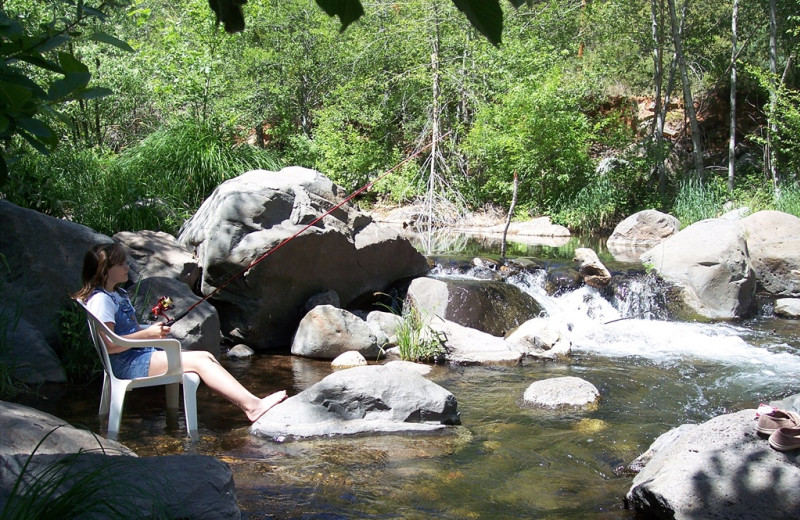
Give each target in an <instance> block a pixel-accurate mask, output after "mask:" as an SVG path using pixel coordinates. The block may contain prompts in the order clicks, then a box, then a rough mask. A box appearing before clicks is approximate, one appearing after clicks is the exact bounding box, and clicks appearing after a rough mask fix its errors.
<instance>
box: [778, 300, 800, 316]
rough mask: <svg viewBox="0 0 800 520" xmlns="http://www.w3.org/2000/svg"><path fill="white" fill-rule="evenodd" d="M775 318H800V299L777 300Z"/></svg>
mask: <svg viewBox="0 0 800 520" xmlns="http://www.w3.org/2000/svg"><path fill="white" fill-rule="evenodd" d="M775 316H781V317H783V318H800V298H778V299H777V300H775Z"/></svg>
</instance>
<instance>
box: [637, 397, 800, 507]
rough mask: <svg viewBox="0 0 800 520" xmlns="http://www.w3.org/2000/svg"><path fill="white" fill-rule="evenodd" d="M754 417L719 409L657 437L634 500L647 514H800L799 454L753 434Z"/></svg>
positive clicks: (743, 412) (642, 472)
mask: <svg viewBox="0 0 800 520" xmlns="http://www.w3.org/2000/svg"><path fill="white" fill-rule="evenodd" d="M754 416H755V410H743V411H741V412H737V413H732V414H727V415H722V416H719V417H715V418H713V419H711V420H709V421H707V422H705V423H703V424H699V425H697V426H695V427H693V428H690V429H686V430H684V431H683V432H682V433H681V434H680V435H671V438H670V439H669V442H661V443H660V444H661V445H660V446H658V447H656V446H655V443H654V446H653V447H651V450H652V451H653V453H652V456H651V458H650V461H649V462H648V463H647V464H646V465H645V466H644V468H643V469H642V470H641V471H640V472H639V474H638V475H636V477H635V478H634V479H633V485H632V486H631V489H630V491H629V492H628V500H629V501H630V503H631V504H632V505H633V506H634V507H635V509H636V510H637V511H639V512H641V513H642V514H644V515H646V517H647V518H670V519H674V520H696V519H698V518H715V519H720V520H764V519H774V520H778V519H786V518H800V494H798V493H797V483H798V482H800V460H799V459H798V458H797V457H796V456H794V455H793V454H792V453H780V452H778V451H775V450H773V449H771V448H770V447H769V444H768V443H767V440H766V439H764V438H761V437H759V436H758V435H757V434H756V430H755V421H753V417H754ZM668 434H669V433H668ZM668 434H665V435H668ZM656 443H659V440H657V441H656Z"/></svg>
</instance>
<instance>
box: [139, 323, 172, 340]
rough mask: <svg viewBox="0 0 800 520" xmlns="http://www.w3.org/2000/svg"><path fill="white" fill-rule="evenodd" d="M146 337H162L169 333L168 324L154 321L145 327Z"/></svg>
mask: <svg viewBox="0 0 800 520" xmlns="http://www.w3.org/2000/svg"><path fill="white" fill-rule="evenodd" d="M145 333H146V334H147V339H162V338H166V337H167V334H169V326H167V325H165V324H164V323H154V324H152V325H150V326H149V327H147V328H146V329H145Z"/></svg>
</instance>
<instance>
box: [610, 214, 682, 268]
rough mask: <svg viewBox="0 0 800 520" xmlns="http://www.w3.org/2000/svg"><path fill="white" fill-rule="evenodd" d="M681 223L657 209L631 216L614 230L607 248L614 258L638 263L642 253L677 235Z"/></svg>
mask: <svg viewBox="0 0 800 520" xmlns="http://www.w3.org/2000/svg"><path fill="white" fill-rule="evenodd" d="M680 228H681V223H680V221H679V220H678V219H677V218H675V217H673V216H672V215H668V214H667V213H662V212H660V211H658V210H655V209H646V210H644V211H639V212H638V213H634V214H633V215H631V216H629V217H628V218H626V219H625V220H623V221H622V222H620V223H619V224H617V226H616V227H615V228H614V231H613V232H612V233H611V236H610V237H608V240H607V241H606V246H607V247H608V250H609V251H610V252H611V254H613V255H614V258H616V259H617V260H623V261H636V260H637V259H638V257H639V255H641V254H642V253H644V252H645V251H647V250H648V249H650V248H652V247H653V246H655V245H656V244H659V243H661V242H663V241H664V240H666V239H667V238H669V237H671V236H672V235H674V234H675V233H677V232H678V231H679V230H680Z"/></svg>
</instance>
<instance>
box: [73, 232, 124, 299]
mask: <svg viewBox="0 0 800 520" xmlns="http://www.w3.org/2000/svg"><path fill="white" fill-rule="evenodd" d="M126 260H127V257H126V255H125V249H123V248H122V246H121V245H120V244H119V242H110V243H106V244H97V245H96V246H94V247H92V248H91V249H89V251H87V252H86V255H84V257H83V272H82V273H81V279H82V281H83V286H82V287H81V288H80V290H79V291H78V292H76V293H75V294H73V295H72V297H73V298H75V299H77V300H81V301H83V302H85V301H86V299H87V298H88V297H89V295H91V294H92V291H94V290H95V289H97V288H98V287H103V286H104V285H105V283H106V279H107V278H108V269H109V268H110V267H112V266H115V265H117V264H120V263H122V262H124V261H126Z"/></svg>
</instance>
